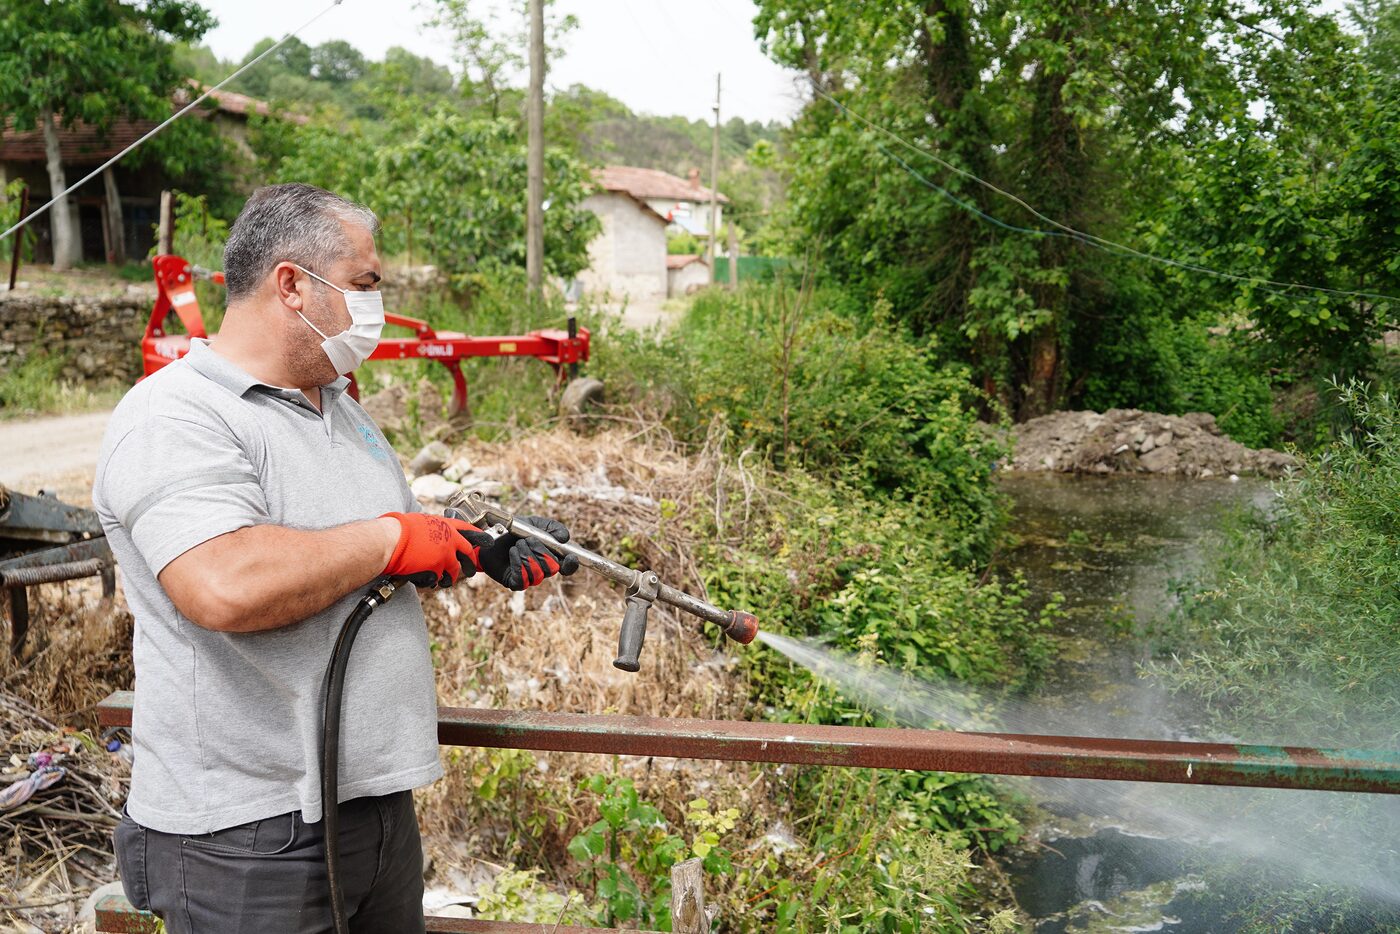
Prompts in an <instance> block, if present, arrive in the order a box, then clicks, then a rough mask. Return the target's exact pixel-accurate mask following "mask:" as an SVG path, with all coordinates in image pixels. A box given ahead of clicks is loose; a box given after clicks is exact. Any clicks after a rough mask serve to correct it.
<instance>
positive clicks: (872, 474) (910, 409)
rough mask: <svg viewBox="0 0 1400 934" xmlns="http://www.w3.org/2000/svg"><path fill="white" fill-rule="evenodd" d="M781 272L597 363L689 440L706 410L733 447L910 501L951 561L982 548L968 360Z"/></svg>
mask: <svg viewBox="0 0 1400 934" xmlns="http://www.w3.org/2000/svg"><path fill="white" fill-rule="evenodd" d="M844 300H845V299H844V297H843V296H841V295H840V294H839V293H835V292H816V293H812V292H808V291H798V290H794V289H792V288H791V287H787V286H782V285H772V286H766V285H765V286H754V287H750V288H746V289H743V290H741V291H739V292H737V293H730V292H716V291H712V292H707V293H704V294H702V295H701V296H700V297H699V298H698V299H697V300H696V301H695V303H694V304H693V305H692V306H691V308H690V309H689V311H688V312H687V314H686V316H685V317H684V319H682V321H681V322H680V324H679V326H678V327H677V328H676V330H675V331H674V332H673V333H671V334H668V335H665V336H662V337H643V338H639V339H632V340H630V341H626V340H625V341H624V342H622V343H621V344H620V345H614V344H612V343H611V341H612V339H613V335H611V334H609V335H608V340H609V342H608V343H605V344H603V345H602V347H601V348H600V354H599V360H598V365H597V366H596V367H595V370H596V371H598V372H599V373H601V374H602V375H603V378H604V379H605V380H606V381H607V382H608V383H609V384H610V386H611V387H612V391H613V393H614V396H615V397H616V396H617V395H619V394H620V395H622V396H624V397H630V398H632V399H633V400H634V401H636V402H637V403H638V404H640V405H645V406H647V407H649V408H651V409H652V410H653V411H655V412H657V413H658V414H661V415H663V416H665V417H666V419H667V421H668V423H669V424H671V425H672V426H673V428H674V429H675V430H676V431H677V432H678V433H679V434H680V436H681V437H682V438H684V439H686V440H690V441H693V442H699V441H700V440H702V439H703V437H704V436H705V434H706V432H707V431H708V429H709V426H710V425H711V423H712V422H713V421H714V419H715V418H716V417H717V416H718V417H721V418H723V419H724V420H725V421H726V423H727V424H728V425H729V427H730V428H731V429H732V431H733V435H734V443H735V445H736V447H737V448H738V449H743V448H753V449H754V450H755V451H757V452H759V453H762V454H763V455H765V456H766V457H767V459H768V460H770V461H771V462H772V463H773V464H774V465H775V466H776V467H778V468H779V469H785V468H792V467H798V468H803V469H805V470H807V471H809V472H810V473H811V474H812V475H813V476H819V477H821V478H823V479H826V480H833V481H837V480H839V481H845V482H846V483H847V485H849V486H850V487H852V488H853V489H857V490H865V491H869V492H871V493H872V494H874V495H877V496H879V497H881V498H888V499H890V500H907V501H911V502H916V503H917V504H918V509H919V512H920V513H921V515H922V517H923V518H922V522H921V525H922V529H921V530H920V532H921V534H924V535H929V536H934V537H937V538H938V539H939V540H940V541H941V543H942V544H943V546H944V548H945V549H946V551H947V553H948V555H949V556H950V557H951V559H952V561H953V562H954V563H956V564H972V563H975V562H977V561H979V560H981V559H985V558H986V556H987V555H988V554H989V553H990V551H991V548H992V545H993V542H994V541H995V538H996V536H997V534H998V532H999V529H1000V527H1001V522H1002V520H1003V512H1002V509H1001V505H1000V501H999V499H998V496H997V494H996V491H995V489H994V487H993V485H992V484H991V482H990V478H991V473H992V465H993V463H994V462H995V461H996V460H997V458H998V457H999V456H1000V455H1001V453H1002V451H1001V449H1000V448H999V447H998V445H997V444H996V442H995V441H994V440H993V439H992V437H991V436H990V434H989V433H987V432H986V431H984V430H983V429H982V428H981V427H980V426H979V425H978V424H977V420H976V417H975V415H974V412H973V404H974V401H975V397H974V394H973V392H972V390H971V389H970V388H969V383H968V374H967V371H966V370H965V369H963V368H961V367H948V366H939V365H938V364H937V362H936V359H935V355H934V353H935V350H936V348H935V346H934V345H933V344H932V343H931V342H929V341H918V340H915V339H914V338H912V337H911V336H909V335H908V334H907V333H906V332H905V331H903V330H902V329H900V328H898V327H897V326H896V325H895V324H894V323H893V322H892V321H891V319H890V318H889V316H888V314H887V307H886V306H877V307H876V308H874V309H873V310H872V311H871V312H870V313H869V315H868V316H858V315H855V314H851V313H849V312H846V311H844V310H842V309H841V305H842V303H843V302H844Z"/></svg>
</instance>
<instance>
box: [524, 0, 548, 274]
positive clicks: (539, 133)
mask: <svg viewBox="0 0 1400 934" xmlns="http://www.w3.org/2000/svg"><path fill="white" fill-rule="evenodd" d="M526 110H527V113H526V122H527V123H528V125H529V136H530V140H529V153H528V156H527V158H526V174H527V181H526V185H525V188H526V190H525V197H526V200H527V202H528V204H527V205H526V208H525V276H526V279H527V280H528V281H529V284H530V299H531V300H532V301H538V300H539V299H540V298H541V297H542V295H543V292H542V288H541V284H542V282H543V279H544V0H530V101H529V103H528V105H527V108H526Z"/></svg>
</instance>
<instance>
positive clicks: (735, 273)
mask: <svg viewBox="0 0 1400 934" xmlns="http://www.w3.org/2000/svg"><path fill="white" fill-rule="evenodd" d="M738 287H739V231H738V230H737V229H735V227H734V221H733V219H730V221H729V291H731V292H733V291H734V290H735V289H737V288H738Z"/></svg>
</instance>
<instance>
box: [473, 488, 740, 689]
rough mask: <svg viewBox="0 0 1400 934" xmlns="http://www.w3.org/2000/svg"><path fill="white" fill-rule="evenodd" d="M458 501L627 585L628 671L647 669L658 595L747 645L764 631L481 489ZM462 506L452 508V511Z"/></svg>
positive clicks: (623, 656) (620, 647) (622, 646)
mask: <svg viewBox="0 0 1400 934" xmlns="http://www.w3.org/2000/svg"><path fill="white" fill-rule="evenodd" d="M456 505H457V506H458V508H459V509H460V513H459V515H460V516H461V517H462V518H465V519H466V520H467V521H468V522H470V523H472V524H473V525H475V526H479V527H482V528H485V527H488V526H491V527H497V526H499V527H501V528H504V529H505V530H506V531H507V532H510V533H511V534H512V535H518V536H520V537H521V538H533V539H535V540H536V541H538V542H540V543H541V544H543V545H544V546H545V547H546V548H548V549H549V550H550V551H552V552H554V553H555V554H556V555H558V556H559V557H561V558H563V557H566V556H568V555H572V556H573V557H575V558H577V559H578V563H579V564H581V565H583V566H584V567H587V568H591V569H592V570H594V571H597V572H598V573H599V574H601V575H603V576H604V577H606V578H607V579H608V580H610V581H614V582H616V583H619V584H621V585H622V586H624V587H626V588H627V608H626V609H625V610H624V611H623V614H622V632H621V633H620V634H619V635H618V638H617V658H616V659H615V660H614V661H613V667H615V668H620V669H622V670H623V671H637V670H638V669H639V668H641V662H640V660H639V658H638V656H640V655H641V652H642V643H643V641H645V639H646V635H647V611H649V610H650V609H651V605H652V604H653V603H655V602H656V601H657V600H660V601H661V602H662V603H669V604H670V605H671V606H674V607H676V608H677V609H681V610H684V611H685V612H687V613H689V614H691V615H692V616H698V617H700V618H701V619H703V620H707V621H708V622H711V623H714V624H715V625H717V626H719V628H720V629H722V630H724V634H725V635H726V636H728V637H729V638H731V639H733V640H734V641H735V642H738V643H739V644H741V645H748V644H749V643H750V642H752V641H753V639H754V636H756V635H758V619H757V618H756V617H755V616H754V615H753V614H752V613H745V612H744V611H742V610H721V609H720V608H719V607H717V606H713V605H711V604H709V603H706V602H705V601H704V600H700V599H698V598H696V597H692V596H691V595H690V594H688V593H685V592H683V591H680V590H677V589H676V588H674V587H671V586H668V585H666V584H663V583H661V579H660V578H658V577H657V576H656V574H655V573H653V572H651V571H636V570H633V569H632V568H629V567H624V566H623V565H621V564H618V563H617V562H615V561H609V560H608V559H607V558H604V557H603V556H602V555H600V554H596V553H595V552H592V551H589V550H588V549H587V548H580V547H579V546H578V545H575V544H573V543H572V542H561V541H558V540H556V539H555V538H554V536H552V535H550V534H549V533H548V532H545V531H543V530H542V529H537V528H535V527H534V526H532V525H530V524H529V523H528V522H523V521H521V520H520V519H517V518H516V517H515V516H514V515H512V514H511V513H509V512H507V511H505V510H504V509H502V508H501V507H500V506H497V505H494V504H492V503H488V502H487V501H486V498H485V497H483V496H482V495H481V494H480V493H478V492H472V493H468V494H467V495H466V496H465V497H459V498H458V501H457V504H456ZM457 511H458V510H448V515H452V514H453V513H454V512H457Z"/></svg>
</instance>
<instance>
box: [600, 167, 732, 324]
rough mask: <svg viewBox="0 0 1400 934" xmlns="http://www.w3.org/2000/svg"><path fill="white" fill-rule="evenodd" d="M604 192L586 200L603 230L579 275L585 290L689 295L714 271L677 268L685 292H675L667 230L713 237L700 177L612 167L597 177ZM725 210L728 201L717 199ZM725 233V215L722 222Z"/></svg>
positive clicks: (644, 296) (641, 296)
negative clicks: (697, 280) (701, 275)
mask: <svg viewBox="0 0 1400 934" xmlns="http://www.w3.org/2000/svg"><path fill="white" fill-rule="evenodd" d="M595 180H596V181H597V183H598V188H599V191H598V192H596V193H595V194H593V195H590V196H589V197H588V198H587V199H585V201H584V202H583V204H584V207H586V208H588V209H589V210H591V211H592V212H593V213H594V214H596V215H598V219H599V220H600V221H602V225H603V232H602V233H601V234H599V235H598V236H597V237H596V238H595V239H594V240H593V242H592V243H591V244H589V247H588V255H589V264H588V269H586V270H584V271H583V272H582V273H580V274H579V281H580V284H581V285H582V286H583V288H584V290H585V291H587V292H589V293H591V294H594V295H611V296H613V297H615V298H628V299H634V300H660V299H663V298H666V297H667V296H668V295H672V294H678V295H679V294H685V291H686V290H687V289H689V288H690V286H691V285H692V284H694V283H695V281H696V278H697V277H698V276H699V275H700V274H701V273H702V272H703V274H704V281H705V282H708V281H709V267H708V266H707V265H705V264H704V263H703V262H701V263H699V264H698V265H697V264H696V263H695V262H694V261H695V260H696V259H698V257H692V258H691V261H690V262H688V263H686V264H683V265H682V266H681V267H678V268H677V270H676V276H677V277H678V279H679V281H680V283H681V290H680V291H679V292H677V291H674V290H673V288H672V286H671V282H672V279H673V276H672V270H671V267H670V265H669V263H668V259H667V255H666V235H667V233H668V232H672V233H679V232H680V231H682V230H687V231H690V232H691V233H695V234H698V235H699V236H702V237H703V236H708V234H709V222H710V199H711V194H710V189H708V188H704V187H702V186H701V185H700V173H699V171H698V170H696V171H692V173H691V178H690V180H689V181H687V180H686V179H683V178H678V177H676V176H675V175H672V174H670V173H669V172H662V171H659V170H657V169H643V168H639V167H637V166H630V165H610V166H607V167H605V168H603V169H600V170H598V172H597V173H596V174H595ZM718 199H719V204H720V209H721V211H722V210H723V206H724V205H725V204H726V203H727V202H728V201H729V199H728V198H726V197H725V196H724V194H723V193H720V194H719V195H718ZM720 224H721V229H723V217H722V216H721V219H720Z"/></svg>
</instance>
